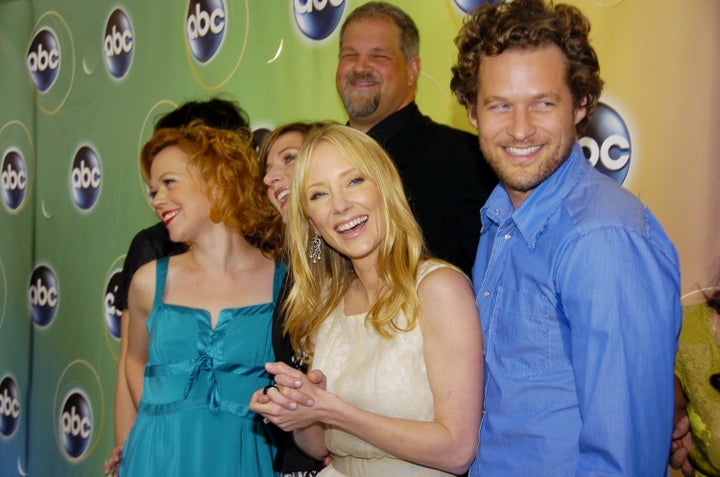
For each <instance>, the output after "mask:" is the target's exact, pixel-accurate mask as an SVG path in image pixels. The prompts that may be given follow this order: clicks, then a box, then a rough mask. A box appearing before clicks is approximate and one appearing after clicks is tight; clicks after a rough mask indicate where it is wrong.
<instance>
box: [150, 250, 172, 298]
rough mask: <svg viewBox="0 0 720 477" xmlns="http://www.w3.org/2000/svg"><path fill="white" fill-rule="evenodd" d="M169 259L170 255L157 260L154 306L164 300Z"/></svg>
mask: <svg viewBox="0 0 720 477" xmlns="http://www.w3.org/2000/svg"><path fill="white" fill-rule="evenodd" d="M169 260H170V257H162V258H159V259H157V261H156V262H155V299H154V300H153V308H155V307H156V306H158V305H160V304H161V303H162V302H163V296H165V282H166V281H167V271H168V262H169Z"/></svg>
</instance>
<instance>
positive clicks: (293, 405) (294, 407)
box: [290, 402, 297, 411]
mask: <svg viewBox="0 0 720 477" xmlns="http://www.w3.org/2000/svg"><path fill="white" fill-rule="evenodd" d="M290 409H291V410H293V411H294V410H295V409H297V403H296V402H291V403H290Z"/></svg>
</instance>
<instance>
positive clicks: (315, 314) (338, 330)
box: [251, 125, 483, 476]
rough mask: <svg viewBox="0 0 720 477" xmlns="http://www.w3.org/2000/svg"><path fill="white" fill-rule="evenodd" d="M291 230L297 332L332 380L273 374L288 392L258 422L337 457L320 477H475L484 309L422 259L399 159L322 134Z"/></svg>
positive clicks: (368, 144)
mask: <svg viewBox="0 0 720 477" xmlns="http://www.w3.org/2000/svg"><path fill="white" fill-rule="evenodd" d="M287 222H288V230H287V234H286V237H287V238H286V243H287V246H288V247H287V248H288V250H289V255H290V269H291V270H292V274H293V279H294V285H293V288H292V290H291V292H290V294H289V297H288V300H287V302H286V308H285V311H286V313H287V319H286V324H285V331H286V332H287V334H288V335H289V336H290V339H291V342H292V344H293V346H294V347H295V349H296V350H298V355H299V356H308V360H309V361H310V365H311V371H310V372H313V373H317V372H318V371H320V372H322V373H324V375H325V376H326V380H323V381H322V382H321V383H320V384H319V385H315V384H312V383H311V382H310V381H309V380H308V379H307V377H306V375H305V374H303V373H301V372H300V371H298V370H295V369H293V368H292V367H290V366H287V365H285V364H283V363H272V364H269V365H268V366H267V368H266V369H268V371H269V372H270V373H272V374H274V375H275V379H276V383H277V384H276V385H275V386H268V387H266V388H264V389H262V390H258V391H257V392H256V393H255V395H254V396H253V399H252V402H251V409H253V410H255V411H256V412H259V413H261V414H262V415H263V416H264V417H265V418H266V419H267V420H269V421H272V422H273V423H275V424H276V425H278V426H279V427H281V428H282V429H285V430H293V431H294V435H295V440H296V442H297V443H298V444H299V445H300V447H301V448H303V449H304V450H305V452H307V453H308V454H309V455H311V456H313V457H315V458H317V459H323V458H325V457H326V456H327V455H328V454H329V453H331V454H332V456H333V458H332V463H331V464H330V465H329V466H328V467H326V468H325V469H324V470H323V471H322V472H321V473H320V474H319V475H322V476H340V475H352V476H378V475H421V476H436V475H447V474H458V473H462V472H464V471H466V470H467V468H468V467H469V465H470V463H471V462H472V460H473V457H474V453H475V448H476V444H477V435H478V428H479V426H480V416H481V409H482V400H483V399H482V396H483V384H482V376H483V373H482V362H483V361H482V350H483V344H482V334H481V331H480V325H479V320H478V315H477V309H476V307H475V300H474V297H473V293H472V289H471V286H470V283H469V280H468V279H467V277H465V275H463V274H462V273H461V272H459V271H458V270H457V269H456V268H455V267H453V266H452V265H450V264H447V263H446V262H442V261H440V260H436V259H432V258H430V257H428V256H426V255H425V254H424V252H423V240H422V234H421V231H420V229H419V227H418V225H417V223H416V222H415V220H414V218H413V215H412V213H411V211H410V209H409V206H408V203H407V200H406V198H405V196H404V193H403V188H402V184H401V182H400V178H399V176H398V173H397V171H396V170H395V168H394V166H393V164H392V162H391V160H390V158H389V157H388V156H387V154H386V153H385V152H384V151H383V149H382V148H381V147H380V146H378V145H377V144H376V143H375V142H374V141H373V140H372V139H370V138H369V137H367V136H366V135H365V134H362V133H360V132H358V131H355V130H353V129H351V128H349V127H346V126H339V125H328V126H326V127H323V128H319V129H316V130H314V131H311V132H310V133H308V135H307V136H306V138H305V140H304V141H303V145H302V147H301V149H300V151H299V154H298V158H297V160H296V164H295V169H294V172H293V180H292V185H291V188H290V208H289V213H288V221H287ZM298 403H299V404H298Z"/></svg>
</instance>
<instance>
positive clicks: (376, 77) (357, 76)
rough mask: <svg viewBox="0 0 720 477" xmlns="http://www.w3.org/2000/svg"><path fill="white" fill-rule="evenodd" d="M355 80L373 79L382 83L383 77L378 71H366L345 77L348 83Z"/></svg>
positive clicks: (374, 81)
mask: <svg viewBox="0 0 720 477" xmlns="http://www.w3.org/2000/svg"><path fill="white" fill-rule="evenodd" d="M355 81H372V82H373V83H377V84H382V83H383V80H382V78H381V77H380V76H379V75H377V74H376V73H372V72H365V73H353V74H350V75H348V76H346V77H345V82H346V83H352V82H355Z"/></svg>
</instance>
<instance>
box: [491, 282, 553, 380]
mask: <svg viewBox="0 0 720 477" xmlns="http://www.w3.org/2000/svg"><path fill="white" fill-rule="evenodd" d="M493 318H494V319H493V326H492V328H491V330H490V342H491V343H492V344H491V346H490V353H491V358H492V360H493V361H494V363H495V364H496V366H497V368H498V369H499V370H500V372H502V373H503V374H507V375H510V376H513V377H516V378H529V377H533V376H539V375H541V374H543V373H545V372H546V371H547V370H548V368H549V367H550V361H551V354H552V349H551V341H552V337H551V334H552V330H553V329H554V328H555V325H556V323H557V316H556V313H555V307H554V306H552V304H551V303H550V302H549V301H548V300H547V298H545V297H544V296H542V295H538V294H535V293H528V292H526V291H517V290H507V289H503V288H498V291H497V301H496V303H495V307H494V310H493Z"/></svg>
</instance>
